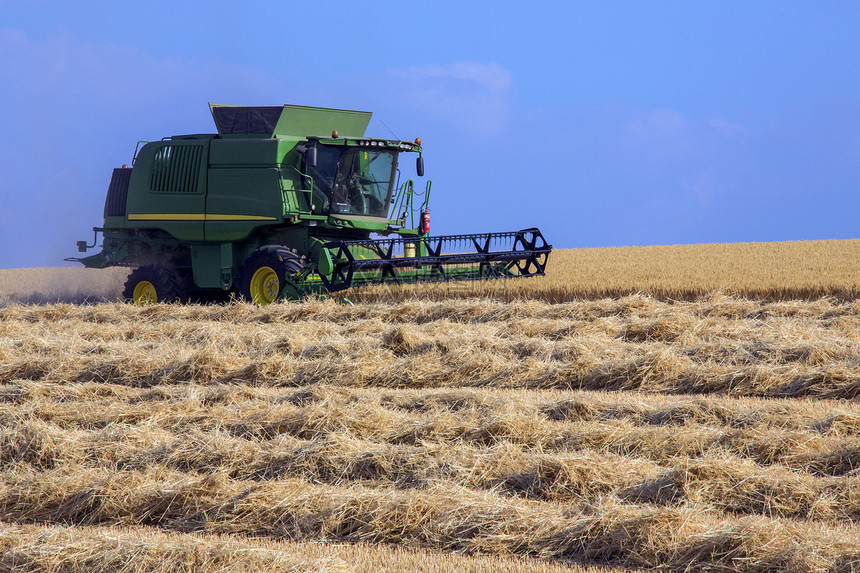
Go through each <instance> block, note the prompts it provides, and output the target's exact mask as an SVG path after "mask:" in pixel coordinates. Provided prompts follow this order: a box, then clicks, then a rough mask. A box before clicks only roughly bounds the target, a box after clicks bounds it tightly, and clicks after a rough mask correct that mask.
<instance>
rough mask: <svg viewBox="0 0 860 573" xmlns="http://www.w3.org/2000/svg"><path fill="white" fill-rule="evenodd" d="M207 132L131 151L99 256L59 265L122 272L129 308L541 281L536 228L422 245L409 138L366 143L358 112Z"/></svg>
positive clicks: (301, 114) (295, 116) (246, 119)
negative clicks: (126, 270) (404, 175)
mask: <svg viewBox="0 0 860 573" xmlns="http://www.w3.org/2000/svg"><path fill="white" fill-rule="evenodd" d="M210 109H211V112H212V117H213V119H214V120H215V124H216V126H217V128H218V133H217V134H201V135H180V136H173V137H169V138H165V139H163V140H161V141H156V142H142V143H143V145H141V144H138V149H137V150H136V152H135V155H134V159H133V161H132V167H128V166H123V167H121V168H118V169H114V172H113V176H112V178H111V182H110V186H109V188H108V193H107V197H106V199H105V209H104V226H102V227H96V228H94V232H95V238H96V240H94V241H93V244H92V245H88V244H87V243H86V241H79V242H78V250H79V251H81V252H86V251H87V250H88V249H91V248H94V247H95V246H96V245H97V243H98V236H99V234H101V235H102V245H101V246H102V251H101V252H99V253H96V254H94V255H90V256H87V257H81V258H70V259H67V260H71V261H76V262H80V263H82V264H83V265H85V266H87V267H95V268H105V267H109V266H127V267H130V268H132V269H133V270H132V271H131V273H130V275H129V279H128V281H127V282H126V286H125V291H124V296H125V298H126V299H127V300H130V301H133V302H135V303H146V302H162V301H172V300H185V299H187V298H189V297H190V296H197V295H199V294H201V293H205V292H209V293H213V292H215V293H217V292H220V293H231V292H234V293H238V294H239V295H241V296H242V297H243V298H245V299H246V300H250V301H253V302H255V303H257V304H268V303H271V302H274V301H275V300H277V299H278V298H289V299H298V298H302V297H303V296H306V295H308V294H313V293H324V292H335V291H340V290H344V289H347V288H350V287H355V286H363V285H370V284H406V283H424V282H444V281H458V280H487V279H495V278H511V277H528V276H534V275H542V274H544V270H545V268H546V264H547V260H548V257H549V253H550V251H551V250H552V247H551V246H550V245H548V244H547V242H546V241H545V240H544V238H543V236H542V235H541V233H540V231H539V230H538V229H534V228H532V229H525V230H522V231H515V232H506V233H480V234H472V235H449V236H436V237H434V236H431V235H429V234H428V233H429V229H430V212H429V200H430V182H429V181H428V182H427V184H426V187H425V188H424V189H423V190H420V191H419V190H417V189H416V188H415V185H414V183H413V181H412V180H407V181H405V182H403V183H402V184H401V183H400V181H399V176H400V171H399V169H398V163H399V160H400V158H401V156H402V155H403V154H406V153H417V157H416V158H415V162H416V163H415V165H416V172H417V174H418V176H419V177H423V176H424V160H423V157H422V147H421V140H420V139H416V140H414V141H400V140H389V139H380V138H369V137H366V136H365V135H364V133H365V130H366V129H367V125H368V123H369V122H370V118H371V114H370V113H369V112H360V111H351V110H338V109H328V108H314V107H304V106H292V105H285V106H280V107H243V106H228V105H218V104H210Z"/></svg>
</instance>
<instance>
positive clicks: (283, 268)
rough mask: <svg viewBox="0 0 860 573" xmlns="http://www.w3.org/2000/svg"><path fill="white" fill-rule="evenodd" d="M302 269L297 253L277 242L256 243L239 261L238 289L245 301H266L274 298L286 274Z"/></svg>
mask: <svg viewBox="0 0 860 573" xmlns="http://www.w3.org/2000/svg"><path fill="white" fill-rule="evenodd" d="M301 270H302V261H301V259H300V258H299V256H298V255H297V254H296V253H294V252H293V251H291V250H290V249H288V248H287V247H282V246H280V245H267V246H265V247H260V248H259V249H257V250H256V251H254V252H253V253H251V255H250V256H249V257H248V259H247V260H246V261H245V264H244V265H242V280H241V286H240V287H239V292H240V294H241V295H242V298H244V299H245V300H247V301H250V302H253V303H254V304H258V305H261V306H262V305H267V304H271V303H273V302H275V301H276V300H278V296H280V293H281V289H282V288H283V287H284V285H285V284H287V277H288V276H289V275H295V274H297V273H299V272H301Z"/></svg>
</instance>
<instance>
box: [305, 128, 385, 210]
mask: <svg viewBox="0 0 860 573" xmlns="http://www.w3.org/2000/svg"><path fill="white" fill-rule="evenodd" d="M396 168H397V156H396V152H394V151H387V150H384V149H373V150H369V149H344V148H343V147H330V146H327V145H321V146H320V147H319V153H318V158H317V165H316V167H308V174H309V175H310V176H311V177H313V180H314V204H315V205H316V207H317V208H316V209H315V211H319V212H326V211H329V212H330V213H331V214H333V215H361V216H365V217H381V218H387V217H388V204H389V202H390V200H391V191H392V187H393V185H394V177H395V170H396Z"/></svg>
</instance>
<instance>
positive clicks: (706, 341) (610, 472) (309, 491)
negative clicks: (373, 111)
mask: <svg viewBox="0 0 860 573" xmlns="http://www.w3.org/2000/svg"><path fill="white" fill-rule="evenodd" d="M857 243H858V242H855V241H836V242H820V244H816V245H805V244H774V245H756V246H750V245H744V246H736V247H735V248H737V249H746V250H748V251H749V252H750V253H753V254H750V255H749V256H751V257H753V258H756V256H757V257H758V259H756V260H757V261H758V262H756V263H750V262H749V261H747V260H738V261H736V262H735V263H734V267H733V268H735V269H736V270H735V271H732V272H730V270H728V269H729V267H730V266H731V253H730V254H729V255H726V256H725V257H724V258H720V257H719V256H717V251H719V250H720V249H722V250H724V251H727V252H728V251H731V248H730V247H731V246H729V247H719V246H697V247H699V248H700V250H699V252H698V253H696V252H695V250H694V249H692V248H690V247H676V248H672V247H659V248H639V249H633V250H631V251H627V252H624V250H618V251H612V250H605V253H606V257H605V258H603V259H600V257H597V254H594V255H595V257H594V258H595V261H592V262H589V259H588V257H589V256H591V255H592V253H585V252H580V251H573V252H569V251H562V252H557V253H553V255H552V259H551V261H550V270H551V271H552V272H550V273H549V274H548V276H547V277H543V278H541V279H535V280H531V279H530V280H522V281H510V282H509V283H502V284H499V283H488V284H481V285H471V288H472V291H469V290H467V289H466V288H464V287H463V286H462V285H451V286H434V287H419V288H412V289H404V290H403V291H394V290H392V289H387V288H386V289H383V288H375V289H364V290H361V291H357V292H354V293H350V294H349V298H350V300H351V301H352V302H353V304H352V305H348V304H342V303H341V302H339V301H338V300H334V299H330V300H325V301H321V300H309V301H306V302H303V303H284V304H276V305H272V306H269V307H264V308H256V307H253V306H251V305H247V304H244V303H232V304H226V305H209V306H206V305H179V304H173V305H154V306H150V307H134V306H130V305H126V304H122V303H116V302H101V303H98V304H71V303H68V302H59V303H56V302H54V303H51V304H20V303H19V302H16V301H17V300H20V298H18V295H15V293H14V292H11V291H9V290H7V291H3V290H0V295H2V294H4V293H5V294H6V296H7V298H6V299H5V300H6V301H5V303H3V304H0V420H2V422H0V461H2V463H0V548H2V554H3V557H0V569H4V570H14V571H84V570H93V569H99V570H110V571H168V570H169V571H174V570H186V571H205V572H209V571H225V570H235V571H428V572H430V571H476V572H477V571H547V572H549V571H552V572H555V571H569V572H575V573H580V572H586V571H587V572H588V573H597V572H598V571H603V572H606V571H612V572H620V571H627V570H640V569H657V570H661V571H679V572H680V571H749V572H765V571H767V572H770V571H797V572H801V571H803V572H806V571H838V572H849V571H856V570H860V405H858V401H857V398H858V395H860V300H858V297H857V296H856V292H857V284H858V281H857V280H856V277H857V274H856V273H857V265H856V261H858V260H860V259H858V258H857V257H855V258H854V259H853V260H854V261H855V262H854V263H852V262H851V257H852V256H854V255H853V254H854V253H856V249H857ZM718 247H719V248H718ZM769 248H770V249H771V250H770V254H767V253H768V249H769ZM673 249H674V250H673ZM701 249H705V250H707V249H711V251H708V253H709V254H708V255H707V256H705V255H703V254H702V253H703V251H702V250H701ZM756 253H757V254H756ZM804 253H805V254H804ZM839 253H841V254H839ZM801 255H802V256H801ZM735 256H740V255H738V254H737V252H735ZM786 256H787V257H788V258H787V259H786V258H785V257H786ZM648 257H652V259H653V266H654V268H655V269H662V270H655V271H652V272H651V274H649V271H647V264H646V263H647V258H648ZM803 257H806V258H803ZM822 257H825V259H826V260H827V261H833V262H832V264H830V265H829V266H828V265H827V264H825V263H823V262H822ZM840 257H841V258H840ZM597 259H599V260H597ZM768 260H769V261H771V263H770V267H767V265H766V264H765V262H766V261H768ZM625 261H626V262H625ZM702 261H710V265H711V266H710V267H709V266H708V265H704V264H703V263H702ZM786 261H794V264H795V268H794V270H792V268H791V267H790V266H789V265H788V263H786ZM553 264H555V265H556V266H555V267H553V266H552V265H553ZM600 264H602V265H603V266H602V267H601V266H600ZM727 265H728V266H727ZM825 267H827V268H826V269H825ZM752 268H755V269H757V272H756V273H752V272H751V270H750V269H752ZM553 269H554V270H553ZM586 269H590V272H591V273H592V274H593V276H592V278H591V279H590V282H589V278H588V276H587V274H586V273H585V270H586ZM613 269H615V270H613ZM669 270H671V271H672V272H673V273H674V274H672V273H670V272H669ZM825 271H827V272H825ZM13 272H14V271H2V272H0V287H2V286H3V285H4V283H3V282H2V281H3V280H7V279H8V277H9V274H10V273H13ZM26 272H28V271H20V273H24V274H26ZM54 272H60V271H53V270H52V271H49V272H48V274H50V273H54ZM92 272H97V271H92ZM601 272H602V273H603V274H601ZM624 272H626V273H627V274H624ZM54 276H56V275H54ZM577 277H578V278H577ZM637 277H638V278H637ZM115 280H116V281H117V283H118V284H119V285H120V288H121V283H122V277H119V278H117V279H115ZM639 281H643V282H639ZM33 283H34V281H33V280H30V281H29V284H33ZM7 284H8V283H7ZM15 284H18V282H15ZM76 289H77V290H75V292H71V291H69V293H66V294H63V293H61V292H59V291H53V292H51V293H50V294H49V298H50V297H56V298H57V300H64V297H68V298H67V300H75V301H79V300H81V298H80V297H81V296H82V294H83V295H84V298H89V299H90V300H94V299H93V298H92V297H93V296H98V297H102V298H105V299H108V300H109V299H110V298H111V296H114V298H115V295H111V294H110V293H105V294H99V295H93V294H91V293H87V292H86V285H85V284H84V285H79V286H77V287H76ZM44 292H47V289H45V290H44V291H43V294H44ZM91 292H94V291H91ZM476 293H477V294H476ZM756 293H758V294H756ZM852 293H855V294H852ZM76 297H77V298H76ZM30 302H36V300H31V301H30Z"/></svg>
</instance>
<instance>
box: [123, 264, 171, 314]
mask: <svg viewBox="0 0 860 573" xmlns="http://www.w3.org/2000/svg"><path fill="white" fill-rule="evenodd" d="M122 296H123V298H125V300H126V301H127V302H133V303H134V304H138V305H143V304H154V303H156V302H174V301H177V300H180V301H181V300H183V299H184V298H185V288H184V286H183V282H182V279H180V277H179V275H178V274H177V273H176V271H174V270H172V269H169V268H167V267H163V266H161V265H144V266H142V267H138V268H136V269H134V270H133V271H131V274H129V275H128V280H126V281H125V289H124V290H123V293H122Z"/></svg>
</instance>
